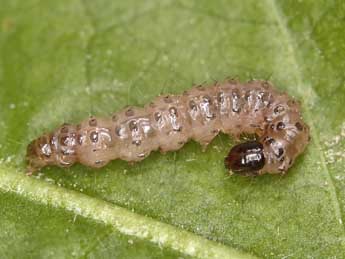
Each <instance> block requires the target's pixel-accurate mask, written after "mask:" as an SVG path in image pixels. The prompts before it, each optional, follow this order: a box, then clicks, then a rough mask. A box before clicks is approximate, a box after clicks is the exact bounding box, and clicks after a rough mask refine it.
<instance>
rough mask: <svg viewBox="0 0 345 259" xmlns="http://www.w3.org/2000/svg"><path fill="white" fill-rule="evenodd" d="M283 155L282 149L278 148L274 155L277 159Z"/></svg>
mask: <svg viewBox="0 0 345 259" xmlns="http://www.w3.org/2000/svg"><path fill="white" fill-rule="evenodd" d="M283 154H284V148H282V147H280V148H278V150H277V152H276V153H275V155H276V157H277V158H279V157H281V156H282V155H283Z"/></svg>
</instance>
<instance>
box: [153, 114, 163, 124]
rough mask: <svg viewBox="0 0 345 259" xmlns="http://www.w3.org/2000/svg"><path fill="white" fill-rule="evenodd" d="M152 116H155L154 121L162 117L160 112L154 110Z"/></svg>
mask: <svg viewBox="0 0 345 259" xmlns="http://www.w3.org/2000/svg"><path fill="white" fill-rule="evenodd" d="M153 117H154V118H155V121H157V122H158V121H160V119H161V118H162V114H161V113H160V112H156V113H155V114H154V115H153Z"/></svg>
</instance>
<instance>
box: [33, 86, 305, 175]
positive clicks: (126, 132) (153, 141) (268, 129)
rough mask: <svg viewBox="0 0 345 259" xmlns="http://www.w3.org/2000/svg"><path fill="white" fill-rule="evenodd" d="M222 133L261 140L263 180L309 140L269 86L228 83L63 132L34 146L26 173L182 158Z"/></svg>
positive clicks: (294, 109)
mask: <svg viewBox="0 0 345 259" xmlns="http://www.w3.org/2000/svg"><path fill="white" fill-rule="evenodd" d="M219 132H224V133H225V134H229V135H232V136H234V137H236V138H237V137H239V136H240V134H243V133H246V134H255V135H256V136H257V139H258V141H259V142H261V143H262V144H263V146H264V156H265V166H264V167H263V168H262V169H261V170H260V171H259V172H258V174H264V173H271V174H276V173H285V172H286V171H287V170H288V169H289V168H290V167H291V166H292V164H293V162H294V160H295V159H296V157H297V156H298V155H299V154H301V153H302V152H303V151H304V149H305V147H306V146H307V144H308V142H309V139H310V137H309V127H308V126H307V125H306V124H305V123H304V121H303V120H302V117H301V113H300V105H299V103H298V102H296V101H295V100H294V99H293V98H291V97H289V96H288V95H287V94H285V93H281V92H279V91H277V90H275V89H274V87H273V86H272V85H271V84H270V83H269V82H267V81H259V80H255V81H250V82H248V83H239V82H238V81H235V80H227V81H225V82H223V83H216V84H214V85H211V86H208V87H204V86H197V87H194V88H192V89H190V90H188V91H186V92H184V93H183V94H182V95H165V96H158V97H157V98H156V99H155V100H154V101H153V102H151V103H150V104H148V105H146V106H145V107H143V108H140V107H127V108H125V109H123V110H122V111H120V112H118V113H116V114H114V116H112V117H111V118H94V117H91V118H89V119H87V120H85V121H83V122H81V123H80V124H79V125H77V126H75V125H67V124H64V125H62V126H61V127H60V128H58V129H56V130H55V131H54V132H52V133H49V134H45V135H43V136H41V137H39V138H38V139H36V140H34V141H33V142H31V144H30V145H29V146H28V151H27V160H28V168H27V172H28V174H32V173H33V172H35V171H37V170H40V169H41V168H42V167H44V166H47V165H57V166H60V167H69V166H71V165H72V164H74V163H76V162H79V163H81V164H84V165H87V166H90V167H94V168H99V167H102V166H104V165H106V164H107V163H108V162H109V161H111V160H114V159H122V160H126V161H130V162H137V161H141V160H143V159H144V158H146V157H147V156H148V155H149V154H150V152H152V151H154V150H158V149H159V150H161V151H162V152H167V151H173V150H178V149H180V148H181V147H182V146H183V145H184V144H185V143H186V142H187V141H189V140H190V139H193V140H194V141H196V142H199V143H200V144H201V145H202V147H203V148H205V147H206V146H207V145H208V144H209V143H210V142H211V141H212V140H213V138H214V137H215V136H216V135H217V134H218V133H219Z"/></svg>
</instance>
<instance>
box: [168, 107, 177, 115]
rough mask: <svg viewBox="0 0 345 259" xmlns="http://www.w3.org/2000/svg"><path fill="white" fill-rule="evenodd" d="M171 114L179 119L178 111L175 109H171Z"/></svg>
mask: <svg viewBox="0 0 345 259" xmlns="http://www.w3.org/2000/svg"><path fill="white" fill-rule="evenodd" d="M169 113H170V115H171V116H173V117H178V114H177V109H176V108H175V107H170V108H169Z"/></svg>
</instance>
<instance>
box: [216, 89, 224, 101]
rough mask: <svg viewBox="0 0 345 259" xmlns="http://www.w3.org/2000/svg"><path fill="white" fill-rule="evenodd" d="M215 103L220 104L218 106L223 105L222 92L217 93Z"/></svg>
mask: <svg viewBox="0 0 345 259" xmlns="http://www.w3.org/2000/svg"><path fill="white" fill-rule="evenodd" d="M217 101H218V103H220V104H223V103H224V93H223V92H219V93H218V94H217Z"/></svg>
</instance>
